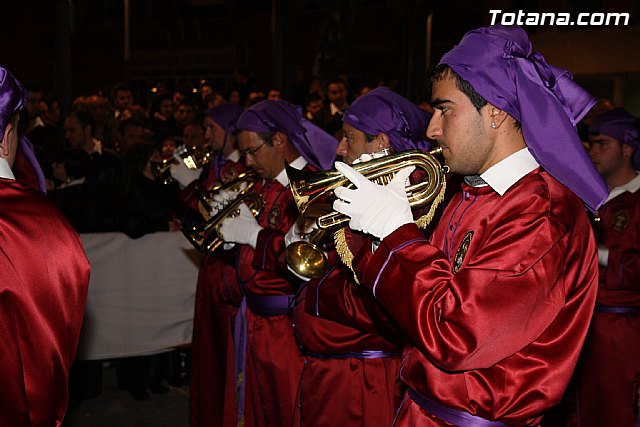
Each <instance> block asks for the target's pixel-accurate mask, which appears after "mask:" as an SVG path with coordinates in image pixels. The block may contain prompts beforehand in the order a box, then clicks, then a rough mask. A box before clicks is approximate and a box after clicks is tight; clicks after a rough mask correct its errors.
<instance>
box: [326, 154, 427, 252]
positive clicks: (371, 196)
mask: <svg viewBox="0 0 640 427" xmlns="http://www.w3.org/2000/svg"><path fill="white" fill-rule="evenodd" d="M336 169H337V170H338V171H339V172H341V173H342V174H343V175H344V176H346V177H347V178H348V179H349V180H350V181H351V182H353V184H354V185H355V186H356V188H355V189H349V188H345V187H339V188H336V190H335V195H336V197H338V199H337V200H336V201H335V202H333V209H334V210H336V211H338V212H340V213H343V214H345V215H347V216H349V217H350V218H351V220H350V221H349V227H351V228H352V229H353V230H358V231H364V232H365V233H368V234H371V235H372V236H375V237H377V238H379V239H380V240H382V239H384V238H385V237H387V236H388V235H389V234H391V233H392V232H393V231H395V230H396V229H398V228H399V227H400V226H402V225H404V224H409V223H410V222H413V214H412V213H411V206H410V205H409V200H408V199H407V194H406V192H405V190H404V187H405V185H406V182H407V180H408V179H409V175H411V172H413V170H414V169H415V167H414V166H410V167H406V168H404V169H402V170H400V171H399V172H398V173H396V174H395V176H394V177H393V179H392V180H391V182H390V183H389V184H388V185H384V186H383V185H378V184H375V183H373V182H371V181H369V180H368V179H367V178H365V177H364V176H363V175H362V174H360V173H359V172H357V171H356V170H355V169H353V168H352V167H350V166H348V165H346V164H345V163H342V162H336Z"/></svg>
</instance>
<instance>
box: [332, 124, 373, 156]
mask: <svg viewBox="0 0 640 427" xmlns="http://www.w3.org/2000/svg"><path fill="white" fill-rule="evenodd" d="M342 131H343V134H344V135H343V137H342V139H341V140H340V143H339V144H338V148H337V149H336V154H337V155H339V156H342V160H343V161H344V162H345V163H346V164H348V165H351V164H353V162H354V160H356V159H357V158H358V157H360V156H361V155H363V154H364V153H373V152H375V151H376V147H377V145H376V144H374V141H370V142H367V141H366V139H365V134H364V132H362V131H361V130H358V129H356V128H354V127H353V126H351V125H349V124H347V123H343V124H342Z"/></svg>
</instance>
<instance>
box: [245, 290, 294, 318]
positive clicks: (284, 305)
mask: <svg viewBox="0 0 640 427" xmlns="http://www.w3.org/2000/svg"><path fill="white" fill-rule="evenodd" d="M294 301H295V295H270V296H266V295H250V294H247V306H248V307H249V309H250V310H251V311H252V312H253V313H255V314H257V315H258V316H264V317H271V316H280V315H282V314H287V313H289V311H291V307H292V306H293V303H294Z"/></svg>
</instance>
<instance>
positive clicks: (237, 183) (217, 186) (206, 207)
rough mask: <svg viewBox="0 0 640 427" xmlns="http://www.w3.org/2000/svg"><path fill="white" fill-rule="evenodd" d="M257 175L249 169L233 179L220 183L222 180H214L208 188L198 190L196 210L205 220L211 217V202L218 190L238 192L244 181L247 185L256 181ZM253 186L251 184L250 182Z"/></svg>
mask: <svg viewBox="0 0 640 427" xmlns="http://www.w3.org/2000/svg"><path fill="white" fill-rule="evenodd" d="M257 180H258V176H257V175H256V173H255V172H254V171H253V169H249V170H247V171H246V172H242V173H241V174H239V175H238V176H237V177H236V178H235V179H233V180H231V181H228V182H225V183H222V182H214V183H213V184H212V185H211V186H210V187H209V188H207V189H206V190H201V191H199V192H198V196H197V197H198V211H199V212H200V214H201V215H202V217H203V218H204V220H205V221H207V220H208V219H209V218H210V217H211V204H212V203H213V202H214V197H215V195H216V194H218V193H219V192H220V191H223V190H224V191H234V192H236V193H239V192H240V191H241V188H242V184H243V183H246V184H247V185H249V184H250V183H254V184H255V182H257ZM252 186H253V184H252Z"/></svg>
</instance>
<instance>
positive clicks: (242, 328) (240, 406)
mask: <svg viewBox="0 0 640 427" xmlns="http://www.w3.org/2000/svg"><path fill="white" fill-rule="evenodd" d="M246 311H247V304H246V298H242V303H241V304H240V307H239V308H238V312H237V313H236V319H235V320H236V324H235V328H234V331H233V341H234V343H235V346H234V349H233V352H234V358H233V359H234V363H233V368H234V378H235V380H236V399H235V401H236V405H237V407H236V409H237V411H238V418H237V419H236V425H239V426H240V425H244V403H245V374H244V372H245V368H246V365H247V316H246Z"/></svg>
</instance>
